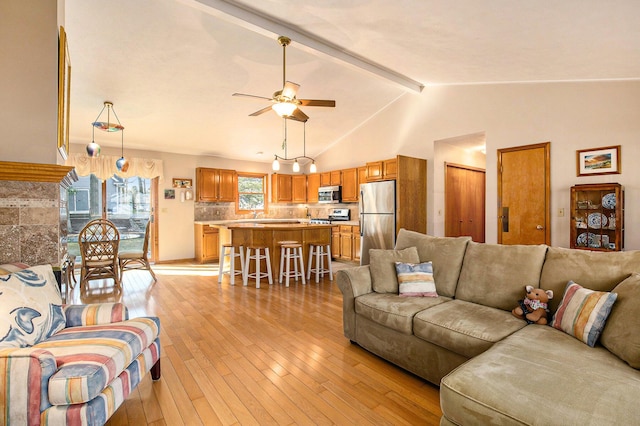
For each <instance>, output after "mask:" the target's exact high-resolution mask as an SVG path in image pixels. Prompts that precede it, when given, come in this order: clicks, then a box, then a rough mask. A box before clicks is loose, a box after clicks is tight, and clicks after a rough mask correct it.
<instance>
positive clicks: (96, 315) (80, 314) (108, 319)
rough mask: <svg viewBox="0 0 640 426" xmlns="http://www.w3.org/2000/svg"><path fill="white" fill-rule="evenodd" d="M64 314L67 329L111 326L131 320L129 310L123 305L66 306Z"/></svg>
mask: <svg viewBox="0 0 640 426" xmlns="http://www.w3.org/2000/svg"><path fill="white" fill-rule="evenodd" d="M64 314H65V316H66V317H67V327H79V326H86V325H101V324H111V323H114V322H121V321H125V320H128V319H129V310H128V309H127V307H126V306H125V305H124V304H123V303H93V304H90V305H65V306H64Z"/></svg>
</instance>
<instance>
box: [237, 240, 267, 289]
mask: <svg viewBox="0 0 640 426" xmlns="http://www.w3.org/2000/svg"><path fill="white" fill-rule="evenodd" d="M251 250H253V251H254V254H251ZM263 259H264V260H265V262H266V264H267V272H260V263H261V261H262V260H263ZM252 260H255V263H256V272H254V273H249V269H251V261H252ZM249 278H255V279H256V288H260V280H261V279H262V278H268V279H269V284H273V275H271V258H270V257H269V247H265V246H249V247H247V255H246V256H245V262H244V274H243V279H244V285H245V286H246V285H247V284H248V282H249Z"/></svg>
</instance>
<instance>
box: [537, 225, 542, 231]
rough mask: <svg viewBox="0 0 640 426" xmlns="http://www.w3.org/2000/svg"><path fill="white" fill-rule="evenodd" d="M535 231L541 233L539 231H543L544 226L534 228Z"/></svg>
mask: <svg viewBox="0 0 640 426" xmlns="http://www.w3.org/2000/svg"><path fill="white" fill-rule="evenodd" d="M536 229H537V230H538V231H541V230H543V229H544V226H542V225H538V226H536Z"/></svg>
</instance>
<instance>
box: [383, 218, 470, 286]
mask: <svg viewBox="0 0 640 426" xmlns="http://www.w3.org/2000/svg"><path fill="white" fill-rule="evenodd" d="M469 241H471V237H433V236H431V235H425V234H421V233H419V232H415V231H407V230H406V229H401V230H400V232H398V238H397V239H396V249H397V250H402V249H404V248H407V247H416V248H417V249H418V257H419V258H420V260H419V261H420V262H429V261H430V262H432V263H433V278H434V281H435V283H436V289H437V291H438V294H439V295H440V296H446V297H453V296H454V295H455V293H456V286H457V285H458V277H459V276H460V268H461V267H462V259H463V258H464V253H465V250H466V248H467V243H469Z"/></svg>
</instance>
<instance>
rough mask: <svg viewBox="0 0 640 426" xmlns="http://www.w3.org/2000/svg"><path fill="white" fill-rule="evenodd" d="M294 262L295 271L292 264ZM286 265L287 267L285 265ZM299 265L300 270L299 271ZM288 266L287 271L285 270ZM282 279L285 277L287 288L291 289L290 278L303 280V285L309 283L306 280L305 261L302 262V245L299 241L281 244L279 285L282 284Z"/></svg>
mask: <svg viewBox="0 0 640 426" xmlns="http://www.w3.org/2000/svg"><path fill="white" fill-rule="evenodd" d="M292 261H293V271H291V262H292ZM285 263H286V265H285ZM298 264H299V265H300V269H298ZM285 266H286V269H285ZM282 277H285V278H286V279H285V286H286V287H289V278H294V279H295V280H296V281H298V277H301V278H302V284H306V283H307V282H306V281H305V279H304V261H303V260H302V244H300V243H299V242H297V241H293V242H290V241H284V242H281V244H280V276H279V279H278V282H279V283H282Z"/></svg>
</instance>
